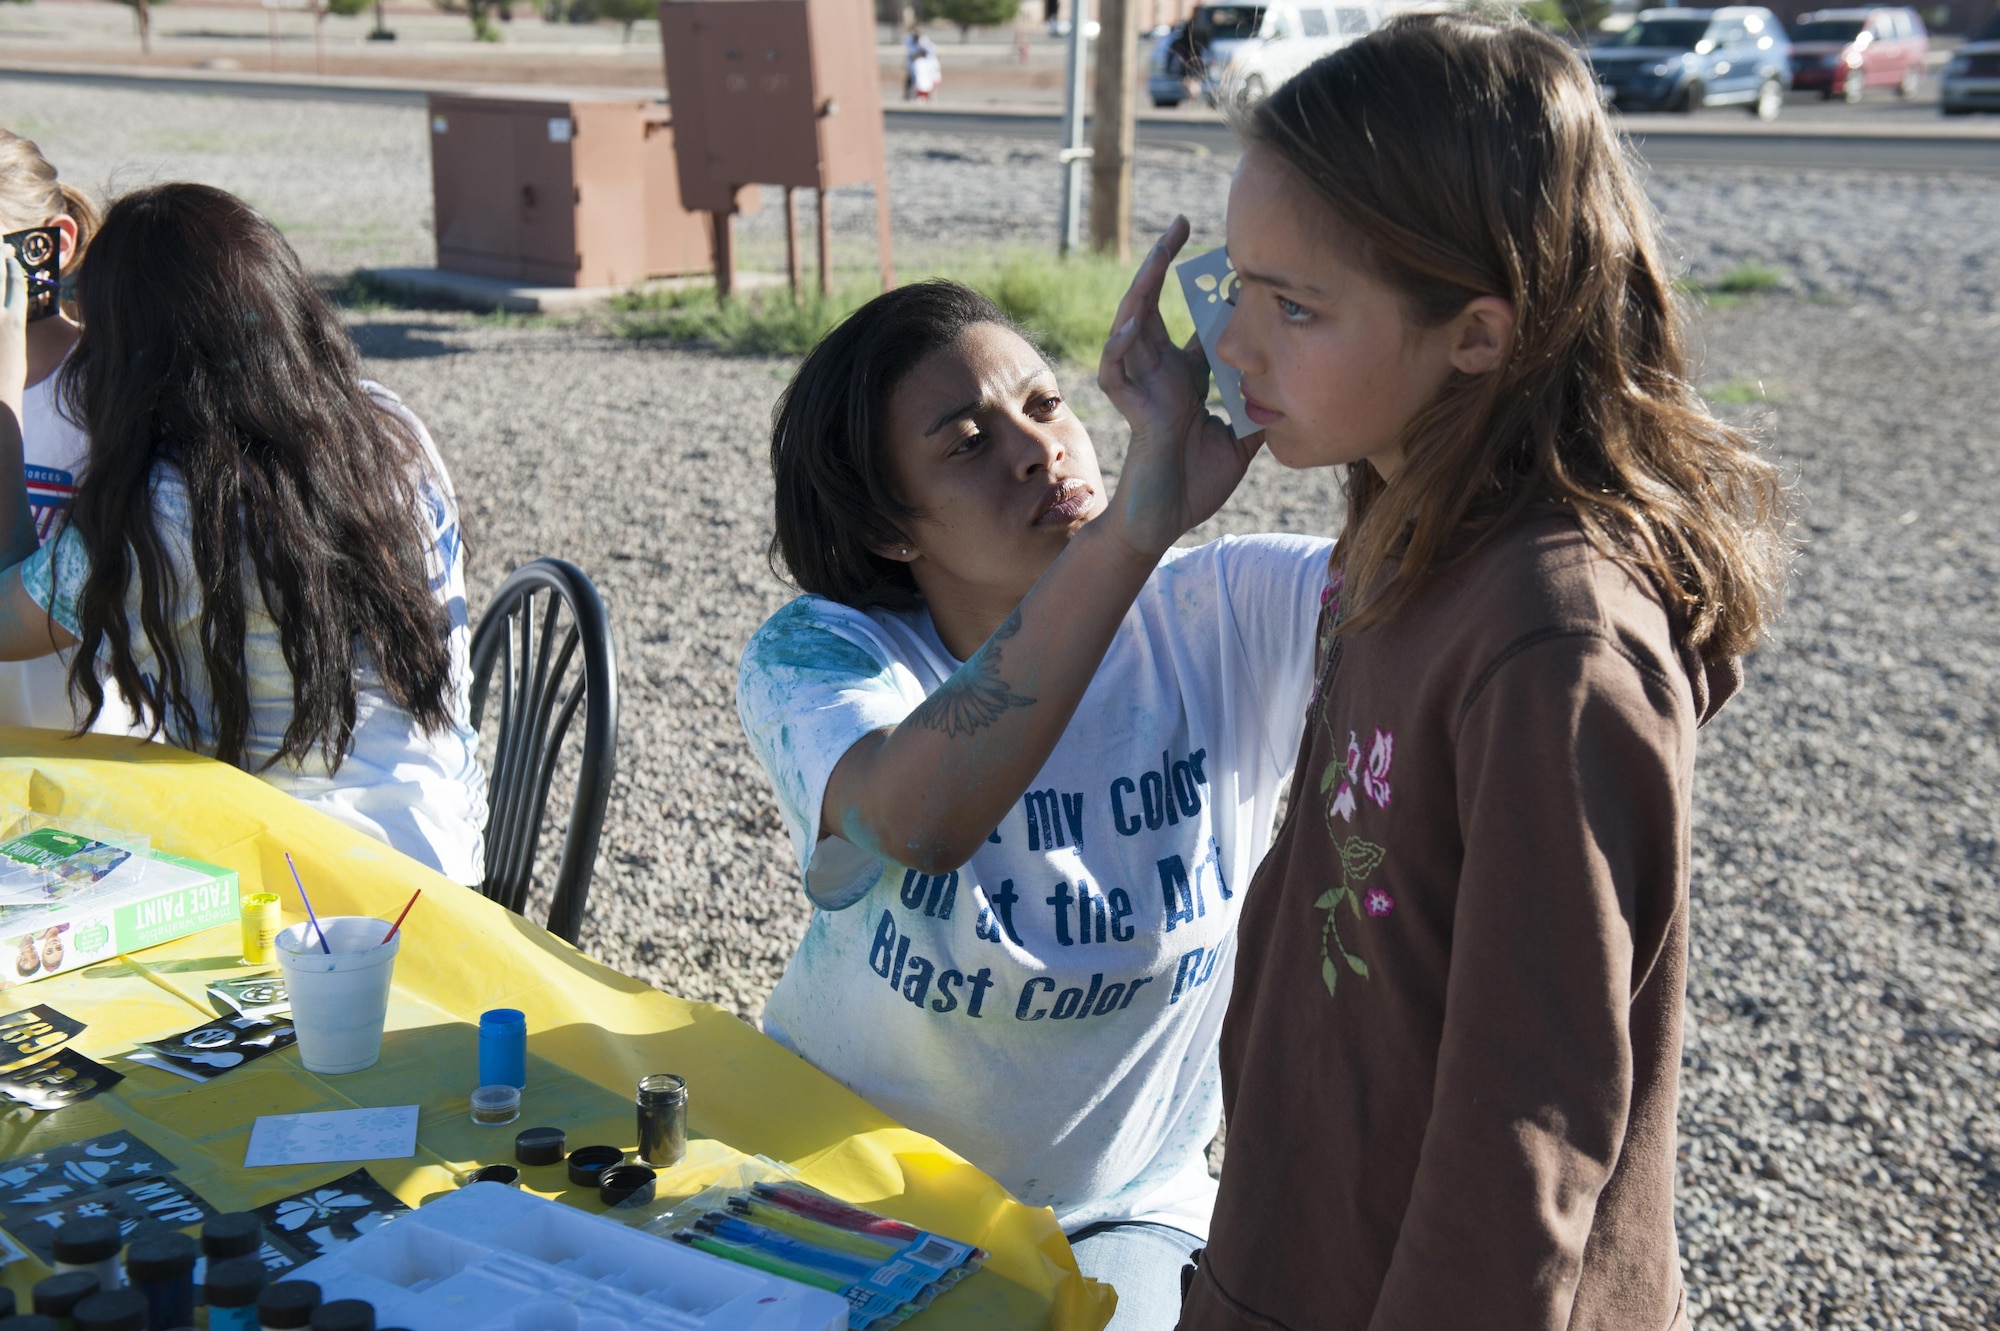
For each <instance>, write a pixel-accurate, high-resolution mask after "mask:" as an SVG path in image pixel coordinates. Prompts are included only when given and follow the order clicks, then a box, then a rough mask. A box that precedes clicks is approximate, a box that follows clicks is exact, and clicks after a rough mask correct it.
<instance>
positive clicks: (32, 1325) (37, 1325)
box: [0, 1313, 62, 1331]
mask: <svg viewBox="0 0 2000 1331" xmlns="http://www.w3.org/2000/svg"><path fill="white" fill-rule="evenodd" d="M0 1331H62V1323H61V1322H58V1321H57V1320H56V1319H55V1318H53V1317H44V1316H42V1315H41V1314H40V1313H23V1314H20V1315H18V1316H14V1317H0Z"/></svg>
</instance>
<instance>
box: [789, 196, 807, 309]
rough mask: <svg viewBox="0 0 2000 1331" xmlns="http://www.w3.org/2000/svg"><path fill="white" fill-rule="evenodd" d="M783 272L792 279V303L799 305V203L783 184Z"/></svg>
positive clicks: (800, 300) (800, 301)
mask: <svg viewBox="0 0 2000 1331" xmlns="http://www.w3.org/2000/svg"><path fill="white" fill-rule="evenodd" d="M785 274H786V276H788V277H789V278H791V281H792V304H793V305H799V304H801V303H803V302H802V298H801V296H800V293H799V204H798V200H797V199H796V198H795V197H794V196H793V194H792V187H791V186H790V185H787V186H785Z"/></svg>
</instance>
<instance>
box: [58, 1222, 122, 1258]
mask: <svg viewBox="0 0 2000 1331" xmlns="http://www.w3.org/2000/svg"><path fill="white" fill-rule="evenodd" d="M54 1246H55V1255H56V1260H57V1261H59V1262H61V1263H62V1264H63V1265H65V1266H89V1265H90V1264H91V1263H93V1262H101V1261H103V1260H104V1259H105V1258H107V1257H116V1256H117V1255H118V1250H119V1249H120V1248H122V1247H124V1246H125V1243H124V1236H123V1235H121V1234H120V1233H119V1232H118V1222H117V1221H116V1220H114V1219H112V1218H111V1217H110V1216H108V1215H94V1216H87V1217H85V1218H84V1219H81V1220H66V1221H64V1222H63V1223H62V1224H61V1225H59V1226H57V1227H56V1237H55V1245H54Z"/></svg>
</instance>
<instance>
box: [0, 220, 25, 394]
mask: <svg viewBox="0 0 2000 1331" xmlns="http://www.w3.org/2000/svg"><path fill="white" fill-rule="evenodd" d="M0 258H4V259H5V261H6V275H5V278H4V280H3V281H0V408H5V409H6V410H7V411H10V412H12V413H13V417H14V421H15V426H16V428H17V429H18V428H19V424H20V420H21V399H22V397H23V396H24V395H25V394H26V392H27V388H28V273H27V270H26V269H24V268H22V267H21V261H20V260H19V259H18V258H16V257H15V255H14V247H13V246H12V245H0Z"/></svg>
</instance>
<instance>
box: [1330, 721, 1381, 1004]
mask: <svg viewBox="0 0 2000 1331" xmlns="http://www.w3.org/2000/svg"><path fill="white" fill-rule="evenodd" d="M1395 758H1396V736H1395V734H1394V733H1393V732H1390V731H1386V730H1377V731H1376V732H1375V735H1374V738H1373V739H1372V740H1371V741H1370V742H1369V745H1368V756H1367V760H1366V762H1365V763H1364V762H1363V760H1362V755H1361V737H1360V735H1359V734H1358V733H1357V732H1355V731H1352V730H1350V731H1348V732H1347V751H1346V752H1345V753H1344V754H1343V755H1342V756H1341V757H1340V758H1337V759H1335V760H1334V761H1333V762H1331V763H1328V764H1327V767H1326V771H1325V772H1324V773H1322V774H1321V776H1320V781H1319V793H1320V794H1321V796H1325V795H1326V793H1327V792H1328V791H1329V790H1331V791H1333V797H1332V798H1331V799H1329V800H1328V801H1327V806H1326V826H1327V833H1328V835H1329V837H1330V838H1331V839H1332V841H1333V848H1334V851H1335V853H1336V854H1338V855H1339V857H1340V886H1339V887H1335V888H1329V889H1328V890H1327V891H1325V892H1322V893H1321V894H1320V897H1319V900H1317V901H1315V902H1314V903H1313V909H1314V910H1323V911H1325V912H1326V919H1325V921H1324V922H1323V923H1322V924H1321V925H1320V933H1319V941H1320V962H1319V968H1320V969H1319V973H1320V978H1321V979H1322V980H1324V981H1325V982H1326V992H1327V993H1328V994H1329V995H1333V994H1335V993H1337V992H1338V989H1339V985H1340V967H1339V966H1336V965H1335V964H1334V957H1335V955H1336V954H1338V956H1339V958H1340V959H1341V961H1343V962H1345V963H1346V966H1347V969H1348V970H1350V971H1353V972H1354V973H1355V974H1356V975H1358V976H1360V977H1361V978H1362V979H1364V980H1365V979H1367V978H1368V963H1367V962H1366V961H1364V960H1362V959H1361V958H1360V957H1359V956H1357V955H1355V954H1354V953H1353V952H1350V951H1349V950H1348V947H1347V943H1346V941H1345V940H1344V939H1343V938H1342V937H1341V935H1340V915H1339V908H1340V904H1341V903H1342V902H1343V901H1344V902H1346V903H1347V907H1348V909H1349V911H1351V912H1352V913H1353V915H1354V918H1355V920H1357V921H1361V920H1365V919H1381V918H1382V917H1384V916H1386V915H1388V914H1389V913H1390V912H1392V911H1394V910H1395V909H1396V899H1395V898H1394V897H1392V896H1390V895H1389V894H1388V893H1387V892H1386V891H1384V890H1383V889H1381V888H1379V887H1368V880H1369V879H1370V878H1371V877H1373V876H1374V874H1375V871H1376V870H1377V869H1379V868H1381V867H1382V861H1383V859H1384V858H1386V857H1387V855H1388V853H1389V852H1388V850H1387V849H1386V848H1385V847H1383V846H1380V845H1377V844H1376V843H1375V842H1373V841H1370V840H1368V839H1367V838H1365V837H1361V836H1356V835H1353V834H1351V833H1350V834H1348V835H1346V836H1344V837H1343V836H1342V834H1341V828H1340V825H1339V824H1337V823H1335V821H1334V820H1335V819H1336V818H1337V819H1339V820H1340V822H1341V823H1351V822H1353V821H1354V815H1355V813H1356V811H1357V810H1359V809H1360V808H1362V807H1363V806H1362V801H1363V800H1364V799H1365V800H1367V801H1368V802H1370V803H1372V804H1374V806H1375V807H1376V808H1378V809H1386V808H1388V807H1389V802H1390V800H1391V798H1392V797H1393V793H1394V792H1393V791H1392V790H1391V789H1390V785H1389V768H1390V767H1391V765H1392V764H1393V763H1394V762H1395ZM1357 792H1358V793H1357Z"/></svg>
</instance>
